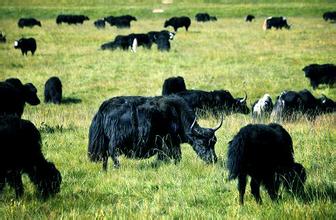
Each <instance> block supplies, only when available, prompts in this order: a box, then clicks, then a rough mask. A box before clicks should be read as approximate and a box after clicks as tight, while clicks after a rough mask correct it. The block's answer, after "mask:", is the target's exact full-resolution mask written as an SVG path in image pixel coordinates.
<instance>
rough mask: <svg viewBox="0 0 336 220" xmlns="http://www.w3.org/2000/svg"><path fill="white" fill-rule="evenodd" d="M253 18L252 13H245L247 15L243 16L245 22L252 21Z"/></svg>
mask: <svg viewBox="0 0 336 220" xmlns="http://www.w3.org/2000/svg"><path fill="white" fill-rule="evenodd" d="M254 19H255V16H254V15H247V16H246V17H245V21H246V22H252V21H253V20H254Z"/></svg>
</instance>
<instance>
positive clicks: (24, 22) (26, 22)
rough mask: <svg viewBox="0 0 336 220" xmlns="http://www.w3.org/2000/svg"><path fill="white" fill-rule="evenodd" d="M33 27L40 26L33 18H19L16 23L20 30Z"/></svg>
mask: <svg viewBox="0 0 336 220" xmlns="http://www.w3.org/2000/svg"><path fill="white" fill-rule="evenodd" d="M35 25H37V26H40V27H41V26H42V25H41V22H40V21H39V20H36V19H35V18H20V19H19V21H18V26H19V27H20V28H24V27H30V28H32V27H34V26H35Z"/></svg>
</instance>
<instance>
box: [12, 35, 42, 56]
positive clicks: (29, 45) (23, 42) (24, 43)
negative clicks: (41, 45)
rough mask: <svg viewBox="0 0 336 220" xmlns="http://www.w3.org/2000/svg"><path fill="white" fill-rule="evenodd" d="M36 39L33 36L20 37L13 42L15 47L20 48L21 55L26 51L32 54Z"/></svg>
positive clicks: (25, 53)
mask: <svg viewBox="0 0 336 220" xmlns="http://www.w3.org/2000/svg"><path fill="white" fill-rule="evenodd" d="M36 47H37V46H36V40H35V39H34V38H32V37H31V38H21V39H19V40H17V41H15V42H14V48H15V49H21V53H22V55H27V53H28V51H30V52H31V53H32V55H34V53H35V51H36Z"/></svg>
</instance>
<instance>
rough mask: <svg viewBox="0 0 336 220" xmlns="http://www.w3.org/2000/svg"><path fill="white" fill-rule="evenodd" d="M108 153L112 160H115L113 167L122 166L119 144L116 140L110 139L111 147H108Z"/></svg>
mask: <svg viewBox="0 0 336 220" xmlns="http://www.w3.org/2000/svg"><path fill="white" fill-rule="evenodd" d="M108 155H110V156H111V158H112V160H113V167H114V168H119V167H120V162H119V159H118V156H119V154H118V149H117V144H116V143H115V142H114V141H111V140H110V143H109V149H108Z"/></svg>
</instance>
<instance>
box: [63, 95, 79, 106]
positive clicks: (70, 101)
mask: <svg viewBox="0 0 336 220" xmlns="http://www.w3.org/2000/svg"><path fill="white" fill-rule="evenodd" d="M81 102H82V100H81V99H77V98H72V97H65V98H62V102H61V103H62V104H64V105H71V104H78V103H81Z"/></svg>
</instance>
